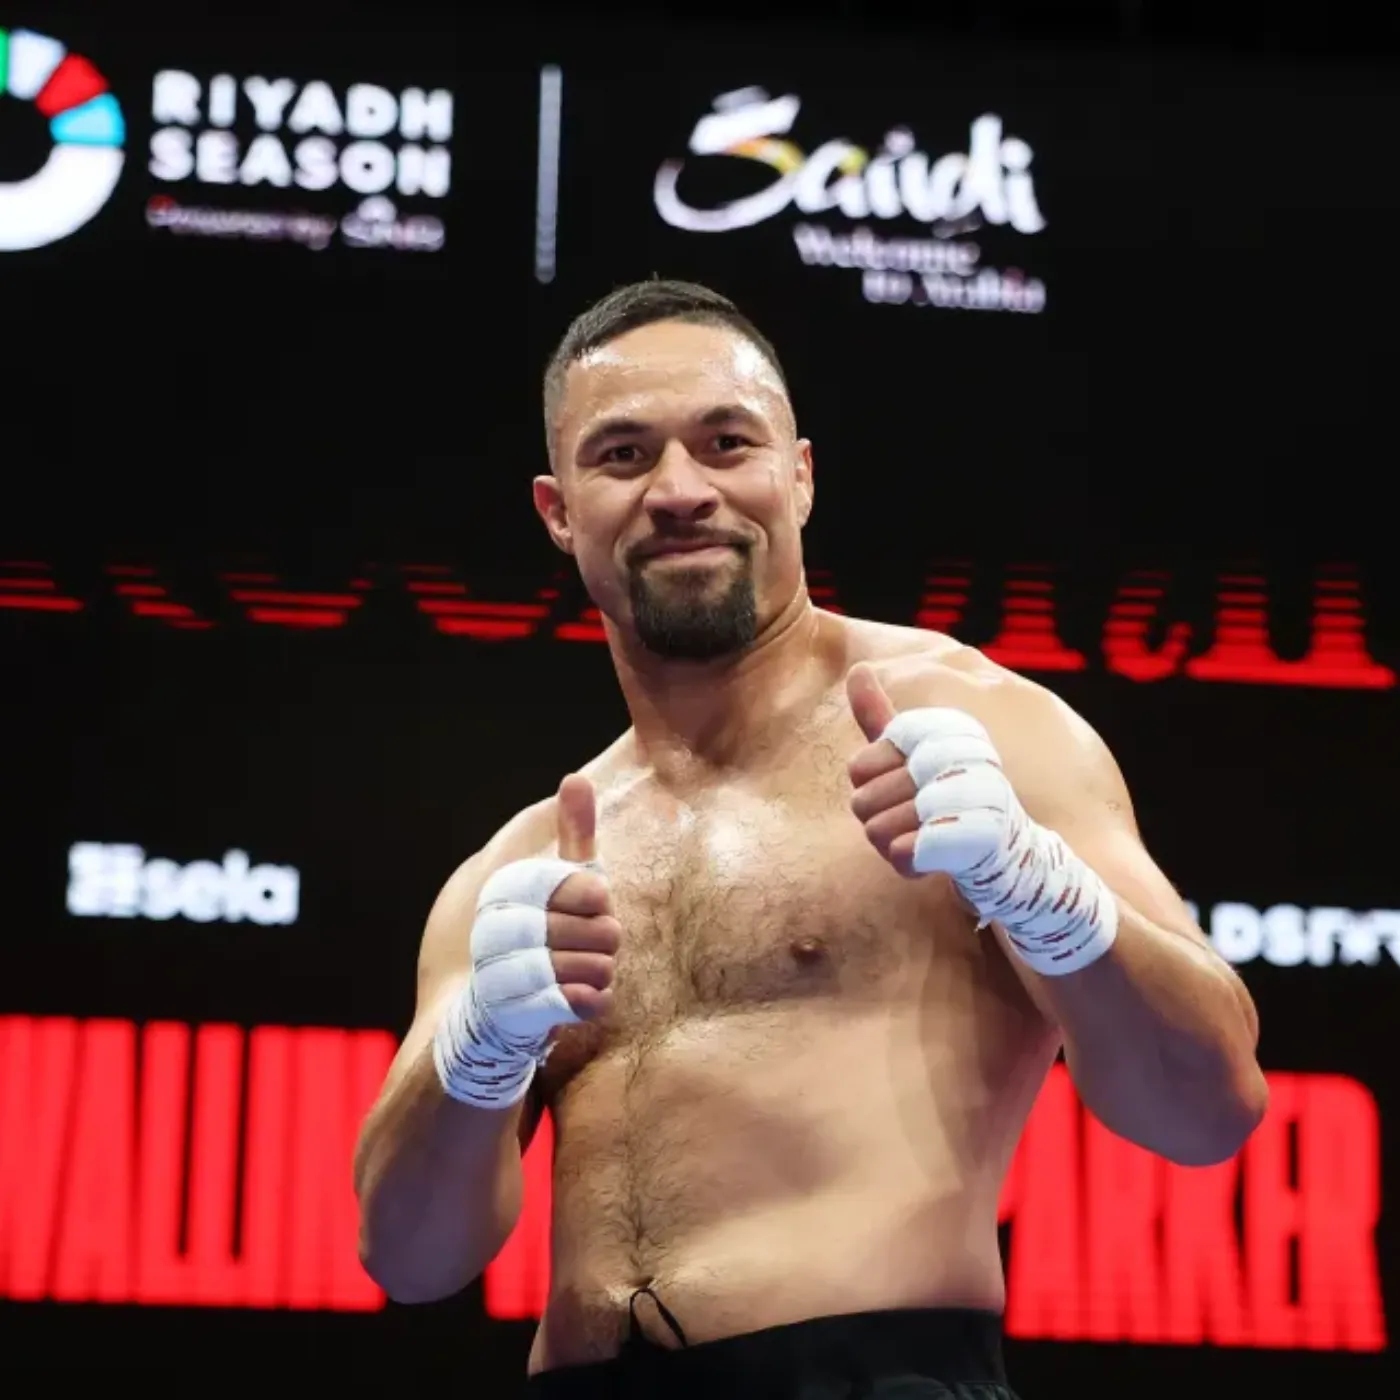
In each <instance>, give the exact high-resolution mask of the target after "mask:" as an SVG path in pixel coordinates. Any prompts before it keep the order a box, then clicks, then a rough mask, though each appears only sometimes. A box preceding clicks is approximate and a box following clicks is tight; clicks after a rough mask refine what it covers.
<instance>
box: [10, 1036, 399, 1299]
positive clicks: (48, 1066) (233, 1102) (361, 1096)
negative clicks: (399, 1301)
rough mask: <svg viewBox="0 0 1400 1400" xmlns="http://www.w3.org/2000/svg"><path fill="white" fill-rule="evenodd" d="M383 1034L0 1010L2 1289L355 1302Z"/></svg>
mask: <svg viewBox="0 0 1400 1400" xmlns="http://www.w3.org/2000/svg"><path fill="white" fill-rule="evenodd" d="M394 1049H395V1043H394V1039H393V1037H392V1036H391V1035H389V1034H388V1033H387V1032H386V1031H344V1030H323V1029H320V1028H312V1029H292V1028H289V1027H285V1026H259V1027H257V1028H256V1029H254V1030H253V1031H252V1032H251V1033H248V1034H245V1033H244V1031H243V1030H242V1029H241V1028H240V1027H238V1026H229V1025H206V1026H200V1027H199V1028H198V1029H197V1030H192V1029H191V1027H189V1026H186V1025H181V1024H178V1023H173V1022H164V1021H156V1022H150V1023H148V1024H147V1025H145V1026H144V1027H137V1026H136V1025H135V1024H133V1023H132V1022H130V1021H109V1020H93V1021H74V1020H69V1019H66V1018H57V1017H55V1018H47V1017H46V1018H31V1017H27V1016H7V1017H0V1297H4V1298H11V1299H16V1300H39V1299H45V1298H51V1299H55V1300H59V1301H63V1302H98V1303H146V1304H183V1305H187V1306H192V1305H203V1306H209V1307H221V1308H302V1309H319V1310H328V1311H340V1312H363V1311H367V1310H373V1309H376V1308H379V1307H382V1306H383V1304H384V1295H383V1293H382V1292H381V1291H380V1289H379V1288H378V1286H377V1285H376V1284H375V1283H374V1282H373V1281H372V1280H371V1279H370V1278H369V1276H368V1275H367V1274H366V1273H365V1272H364V1270H363V1269H362V1268H361V1266H360V1262H359V1257H358V1254H357V1250H356V1235H357V1230H358V1215H357V1206H356V1202H355V1196H354V1191H353V1189H352V1185H351V1170H350V1168H351V1159H352V1156H353V1153H354V1146H355V1139H356V1135H357V1134H358V1132H359V1126H360V1123H361V1121H362V1119H363V1118H364V1115H365V1113H366V1112H367V1111H368V1109H369V1106H370V1104H371V1103H372V1102H373V1101H374V1098H375V1095H376V1094H377V1093H378V1092H379V1087H380V1085H381V1084H382V1083H383V1080H384V1075H385V1073H386V1072H387V1070H388V1068H389V1062H390V1060H392V1058H393V1055H394Z"/></svg>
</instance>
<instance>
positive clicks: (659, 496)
mask: <svg viewBox="0 0 1400 1400" xmlns="http://www.w3.org/2000/svg"><path fill="white" fill-rule="evenodd" d="M718 502H719V492H718V491H717V490H716V489H715V485H714V482H713V481H711V480H710V475H709V473H708V472H707V471H706V470H705V469H704V467H702V466H701V465H700V463H699V462H697V461H696V460H695V458H694V457H692V456H691V455H690V453H689V452H688V451H687V450H686V448H685V446H684V444H683V443H679V442H671V443H667V444H666V448H665V450H664V451H663V452H662V454H661V457H660V459H659V460H658V462H657V464H656V470H655V471H654V472H653V473H652V477H651V480H650V481H649V482H648V483H647V491H646V506H647V509H648V510H653V511H661V512H665V513H667V514H670V515H705V514H708V513H709V511H711V510H713V509H714V507H715V506H716V505H717V504H718Z"/></svg>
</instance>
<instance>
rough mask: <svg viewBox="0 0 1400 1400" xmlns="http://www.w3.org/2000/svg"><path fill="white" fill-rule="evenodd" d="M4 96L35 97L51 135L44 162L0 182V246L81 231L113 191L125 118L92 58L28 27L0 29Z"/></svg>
mask: <svg viewBox="0 0 1400 1400" xmlns="http://www.w3.org/2000/svg"><path fill="white" fill-rule="evenodd" d="M0 97H12V98H15V99H17V100H18V101H20V102H27V103H31V104H32V105H33V106H34V107H35V108H36V109H37V111H38V112H39V114H40V115H41V116H43V117H46V118H47V119H48V123H49V134H50V136H51V137H52V139H53V148H52V150H51V151H50V152H49V158H48V160H47V161H45V162H44V165H43V167H42V169H40V170H39V171H37V172H36V173H35V174H33V175H31V176H29V177H28V179H24V180H19V181H16V182H14V183H11V184H0V251H3V252H18V251H20V250H21V249H26V248H42V247H44V246H45V245H46V244H49V243H57V242H58V241H59V240H60V239H62V238H67V237H68V236H69V235H70V234H73V233H76V232H77V231H78V230H79V229H80V228H82V226H83V225H84V224H86V223H87V222H89V220H91V219H92V218H94V217H95V216H96V214H97V213H98V211H99V210H100V209H101V208H102V206H103V205H105V204H106V203H107V201H108V200H109V199H110V198H111V197H112V191H113V190H115V189H116V187H117V181H118V180H119V179H121V173H122V166H123V164H124V163H125V161H126V155H125V152H124V151H123V149H122V147H123V144H124V142H125V140H126V123H125V121H124V120H123V118H122V109H121V107H120V106H118V104H117V99H116V98H115V97H113V96H112V94H111V92H110V91H109V90H108V85H107V80H106V79H105V78H104V77H103V76H102V74H101V73H99V72H98V71H97V69H96V68H94V67H93V66H92V64H91V63H89V62H88V60H87V59H85V58H82V57H80V56H79V55H78V54H72V53H69V52H68V50H67V48H66V47H65V46H64V45H63V44H61V43H59V41H58V40H57V39H50V38H47V37H46V36H45V35H43V34H35V33H33V32H32V31H30V30H28V29H16V30H5V29H0Z"/></svg>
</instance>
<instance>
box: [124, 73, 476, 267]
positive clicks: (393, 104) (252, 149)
mask: <svg viewBox="0 0 1400 1400" xmlns="http://www.w3.org/2000/svg"><path fill="white" fill-rule="evenodd" d="M151 116H152V119H153V120H154V122H155V124H156V129H155V131H154V133H153V134H152V136H151V146H150V151H151V159H150V167H149V168H150V173H151V175H152V176H153V177H154V178H155V179H156V180H157V181H159V182H160V183H162V184H164V185H167V186H172V187H181V188H187V187H190V186H195V187H198V188H199V189H200V190H201V191H202V192H203V197H202V198H201V199H200V200H199V201H193V202H185V201H184V200H183V199H182V198H177V197H176V195H175V194H174V193H163V194H159V195H156V196H154V197H153V198H152V199H151V200H150V201H149V202H148V204H147V207H146V221H147V223H148V224H149V225H150V226H151V227H152V228H155V229H162V230H167V231H169V232H171V233H174V234H184V235H192V236H196V237H206V238H242V239H251V240H258V241H265V242H292V243H299V244H301V245H303V246H305V247H308V248H312V249H316V250H319V249H323V248H326V247H328V246H329V245H330V244H331V243H333V242H335V241H337V239H338V240H339V241H340V242H341V243H343V244H346V245H347V246H349V247H353V248H392V249H398V250H402V251H410V252H436V251H438V250H439V249H440V248H442V246H443V245H444V243H445V241H446V237H447V233H446V228H445V226H444V223H443V220H442V219H441V217H439V216H438V215H437V214H435V213H431V212H426V211H425V212H416V213H414V212H408V213H405V212H401V211H400V209H399V205H398V201H407V202H409V203H410V204H422V203H426V202H428V201H431V202H433V203H438V202H439V201H441V200H444V199H446V197H447V196H448V194H449V193H450V192H451V189H452V155H451V151H450V149H449V142H450V141H451V139H452V123H453V99H452V94H451V93H450V92H447V91H445V90H443V89H441V88H438V89H433V90H431V91H429V90H426V89H424V88H421V87H410V88H405V89H402V90H400V91H397V92H394V91H390V90H389V89H388V88H385V87H381V86H379V85H378V84H375V83H363V82H360V83H350V84H348V85H345V86H343V87H336V86H334V85H333V84H331V83H328V82H323V81H320V80H314V81H310V82H305V83H302V82H298V81H295V80H293V79H292V78H286V77H282V78H266V77H256V76H255V77H244V78H238V77H235V76H233V75H231V74H227V73H220V74H215V75H214V76H212V77H209V78H208V79H204V78H200V77H197V76H196V75H195V74H193V73H186V72H183V71H179V70H175V69H167V70H165V71H163V72H161V73H158V74H156V77H155V81H154V83H153V86H152V92H151ZM216 191H219V192H220V193H218V194H216V193H215V192H216ZM233 191H239V192H241V193H244V194H247V195H255V196H256V198H255V199H254V200H250V201H248V203H249V204H250V205H251V206H252V207H237V206H236V205H235V204H234V203H233V202H232V201H231V200H230V199H229V194H230V193H231V192H233ZM297 192H300V193H301V194H302V195H305V196H310V199H303V198H299V197H298V198H293V196H294V194H296V193H297ZM269 196H272V198H270V199H269ZM336 196H340V198H339V199H337V198H336ZM347 197H348V200H347ZM347 202H349V203H351V207H350V208H349V209H348V210H346V209H345V207H344V206H345V204H346V203H347ZM239 203H242V201H240V202H239ZM337 204H338V205H339V206H340V207H339V209H336V208H335V207H334V206H335V205H337ZM328 206H330V207H328Z"/></svg>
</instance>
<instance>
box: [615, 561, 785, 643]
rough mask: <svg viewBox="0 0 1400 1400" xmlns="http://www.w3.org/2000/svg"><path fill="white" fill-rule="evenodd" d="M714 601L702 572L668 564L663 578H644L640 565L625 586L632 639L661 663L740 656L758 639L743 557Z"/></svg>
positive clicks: (750, 577)
mask: <svg viewBox="0 0 1400 1400" xmlns="http://www.w3.org/2000/svg"><path fill="white" fill-rule="evenodd" d="M740 564H741V566H740V568H739V569H738V571H737V572H735V573H734V575H733V576H732V577H731V578H730V580H729V583H728V585H727V586H726V587H725V588H724V590H723V592H722V593H721V594H720V595H719V597H715V596H714V593H713V588H714V580H713V578H712V577H711V573H712V571H711V570H710V569H708V568H701V569H686V568H685V566H684V565H676V564H672V565H668V566H667V573H668V577H666V578H665V579H662V580H657V579H656V578H654V577H650V578H649V577H648V576H647V572H646V569H645V566H643V567H642V568H637V569H633V570H632V573H631V577H630V579H629V581H628V594H629V596H630V598H631V601H632V621H633V624H634V625H635V626H636V629H637V638H638V640H639V641H640V642H641V644H642V645H643V646H644V647H645V648H646V649H647V650H648V651H649V652H651V653H653V654H654V655H656V656H659V657H662V658H663V659H665V660H667V661H713V660H715V659H716V658H718V657H721V656H732V655H733V654H734V653H736V652H740V651H743V650H744V649H745V648H746V647H748V646H749V645H751V644H752V642H753V640H754V638H755V637H757V636H758V600H757V598H756V597H755V596H754V585H753V573H752V570H751V569H750V567H749V559H748V555H747V553H746V552H745V553H743V554H742V556H741V561H740Z"/></svg>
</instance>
